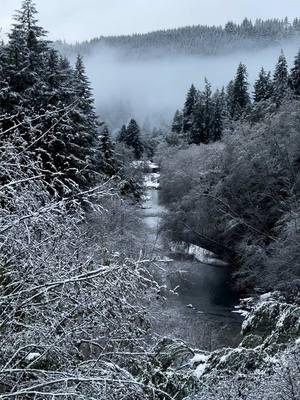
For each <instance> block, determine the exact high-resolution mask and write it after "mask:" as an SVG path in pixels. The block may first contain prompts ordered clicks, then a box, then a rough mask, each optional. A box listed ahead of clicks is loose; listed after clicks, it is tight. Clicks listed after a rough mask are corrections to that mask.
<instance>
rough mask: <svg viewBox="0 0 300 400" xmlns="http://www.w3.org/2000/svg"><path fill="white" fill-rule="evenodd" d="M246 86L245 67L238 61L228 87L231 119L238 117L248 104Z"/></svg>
mask: <svg viewBox="0 0 300 400" xmlns="http://www.w3.org/2000/svg"><path fill="white" fill-rule="evenodd" d="M248 86H249V83H248V80H247V68H246V66H245V65H244V64H242V63H240V65H239V66H238V69H237V73H236V76H235V79H234V81H233V84H232V87H230V90H231V93H230V96H232V98H231V99H230V107H231V117H232V118H233V119H239V118H240V117H241V115H242V113H243V112H244V110H245V109H246V107H247V106H248V105H249V104H250V95H249V92H248Z"/></svg>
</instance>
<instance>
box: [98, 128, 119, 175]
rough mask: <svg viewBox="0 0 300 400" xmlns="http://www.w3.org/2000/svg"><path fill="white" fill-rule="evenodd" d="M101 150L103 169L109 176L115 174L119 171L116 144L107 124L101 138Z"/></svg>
mask: <svg viewBox="0 0 300 400" xmlns="http://www.w3.org/2000/svg"><path fill="white" fill-rule="evenodd" d="M99 151H100V155H101V157H100V159H101V171H103V172H104V173H105V174H106V175H107V176H113V175H115V174H116V172H117V165H116V160H115V152H114V146H113V144H112V141H111V137H110V133H109V130H108V128H107V126H106V125H105V126H104V128H103V130H102V133H101V135H100V140H99Z"/></svg>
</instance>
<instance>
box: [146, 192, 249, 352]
mask: <svg viewBox="0 0 300 400" xmlns="http://www.w3.org/2000/svg"><path fill="white" fill-rule="evenodd" d="M164 212H165V209H164V207H163V206H162V205H161V204H160V202H159V190H156V189H152V188H149V189H148V190H147V193H146V200H145V203H144V221H145V223H146V226H147V241H148V246H147V247H148V252H149V253H151V256H153V257H155V258H156V259H157V261H156V262H155V263H154V271H153V273H154V276H155V278H156V279H157V281H158V282H159V283H160V284H161V285H162V286H165V287H166V288H167V290H164V289H162V290H161V292H160V293H159V294H158V298H157V302H154V303H153V306H152V309H151V314H152V316H153V321H152V324H153V328H154V331H155V332H156V333H157V334H158V335H164V336H171V337H173V338H178V339H182V340H184V341H186V342H188V343H190V344H191V345H192V346H194V347H198V348H201V349H206V350H209V351H211V350H215V349H217V348H220V347H224V346H234V345H237V344H238V343H239V342H240V338H241V337H240V328H241V323H242V318H241V316H240V315H239V314H237V313H235V312H233V311H235V308H234V307H235V306H236V305H237V304H238V297H237V295H236V294H235V293H234V292H233V291H232V289H231V287H230V267H224V266H213V265H208V264H202V263H200V262H198V261H196V260H194V259H191V258H189V257H187V256H184V255H182V256H179V255H175V254H170V253H169V252H168V250H165V248H164V245H163V241H162V238H161V236H160V234H159V226H160V222H161V216H162V213H164ZM174 289H175V290H174ZM172 290H173V291H174V293H172Z"/></svg>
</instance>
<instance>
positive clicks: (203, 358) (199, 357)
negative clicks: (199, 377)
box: [190, 354, 209, 364]
mask: <svg viewBox="0 0 300 400" xmlns="http://www.w3.org/2000/svg"><path fill="white" fill-rule="evenodd" d="M208 358H209V356H208V355H206V354H195V355H194V357H193V358H192V359H191V361H190V362H191V364H194V363H198V362H199V363H205V362H206V361H207V360H208Z"/></svg>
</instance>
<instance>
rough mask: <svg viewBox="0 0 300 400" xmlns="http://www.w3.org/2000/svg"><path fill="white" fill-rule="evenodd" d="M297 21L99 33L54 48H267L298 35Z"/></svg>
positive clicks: (128, 52) (186, 51)
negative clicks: (128, 32)
mask: <svg viewBox="0 0 300 400" xmlns="http://www.w3.org/2000/svg"><path fill="white" fill-rule="evenodd" d="M299 33H300V20H299V19H298V18H295V19H294V20H293V21H292V22H290V21H288V19H287V18H286V19H284V20H279V19H269V20H265V21H263V20H261V19H258V20H256V21H255V22H252V21H250V20H249V19H244V21H243V22H242V23H241V24H235V23H233V22H228V23H227V24H226V25H225V26H224V27H222V26H207V25H197V26H187V27H183V28H177V29H169V30H161V31H156V32H150V33H147V34H133V35H128V36H125V35H124V36H100V37H98V38H94V39H92V40H90V41H85V42H82V43H76V44H74V45H71V44H68V43H66V42H56V43H55V47H56V48H57V49H58V50H60V51H62V52H63V53H65V54H67V55H72V54H73V53H77V54H78V53H80V54H82V55H89V54H90V53H91V52H92V51H93V50H94V49H95V48H96V47H105V48H109V49H114V50H118V51H120V50H121V54H122V55H123V56H130V57H132V56H135V57H144V56H145V55H148V56H152V57H153V56H161V55H172V54H176V55H178V54H182V55H197V56H200V55H204V56H212V55H222V54H227V53H228V52H234V51H238V50H247V49H248V50H251V49H259V48H266V47H269V46H272V45H274V44H278V43H280V42H281V41H283V40H286V39H292V38H296V37H298V36H299Z"/></svg>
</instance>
